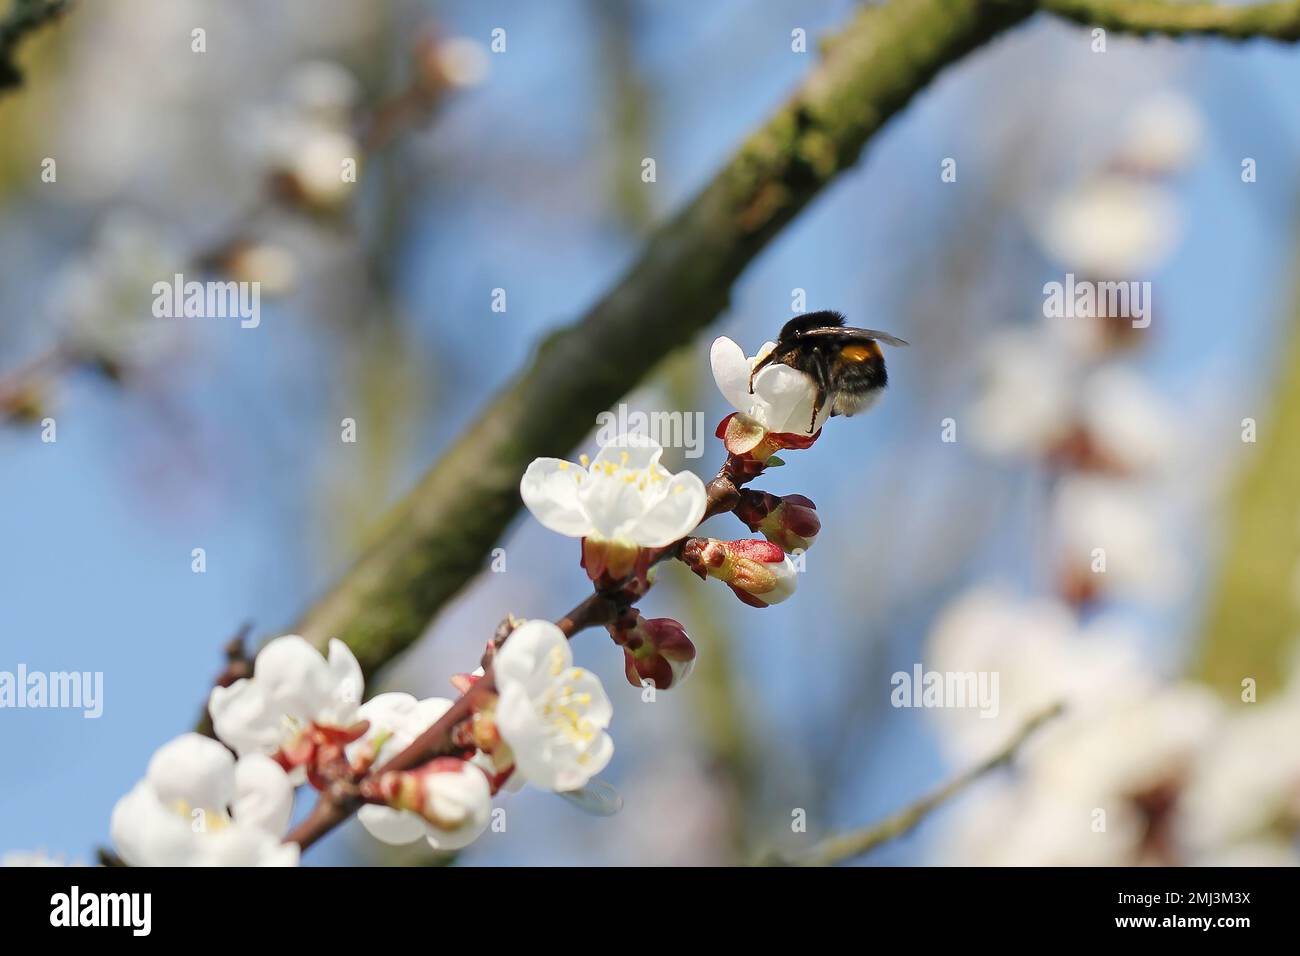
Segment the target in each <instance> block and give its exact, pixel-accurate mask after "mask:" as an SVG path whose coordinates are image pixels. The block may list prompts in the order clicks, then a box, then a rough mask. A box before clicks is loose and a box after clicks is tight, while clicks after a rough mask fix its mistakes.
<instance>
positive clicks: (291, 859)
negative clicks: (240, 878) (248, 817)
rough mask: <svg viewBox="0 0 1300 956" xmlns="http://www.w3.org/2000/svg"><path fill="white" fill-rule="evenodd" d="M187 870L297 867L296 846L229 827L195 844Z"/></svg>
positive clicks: (256, 831) (251, 830) (259, 832)
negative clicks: (198, 868) (190, 868)
mask: <svg viewBox="0 0 1300 956" xmlns="http://www.w3.org/2000/svg"><path fill="white" fill-rule="evenodd" d="M196 849H197V853H196V855H195V857H194V859H193V860H192V861H191V862H190V863H189V865H190V866H297V865H298V855H299V852H300V851H299V848H298V844H296V843H281V842H280V841H279V839H278V838H276V837H273V836H271V835H270V834H269V833H267V832H266V831H265V830H259V829H258V828H256V827H241V826H231V827H226V828H225V829H224V830H220V831H218V832H216V833H213V834H210V835H208V836H205V837H203V838H201V839H199V840H197V841H196Z"/></svg>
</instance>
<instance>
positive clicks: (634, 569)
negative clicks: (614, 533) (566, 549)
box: [582, 538, 649, 589]
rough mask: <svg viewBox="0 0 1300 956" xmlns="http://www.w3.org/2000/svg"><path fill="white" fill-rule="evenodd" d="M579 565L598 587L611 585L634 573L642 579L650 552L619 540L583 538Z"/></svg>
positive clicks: (647, 565) (602, 587)
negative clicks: (580, 564)
mask: <svg viewBox="0 0 1300 956" xmlns="http://www.w3.org/2000/svg"><path fill="white" fill-rule="evenodd" d="M582 567H583V569H584V570H585V571H586V572H587V577H589V578H591V580H592V581H593V582H594V583H595V585H596V586H597V587H598V588H601V589H606V588H611V587H613V586H615V585H616V584H618V583H619V582H620V581H623V580H624V579H626V578H628V577H630V576H632V575H633V574H635V575H636V577H637V578H638V579H640V578H644V577H645V574H646V571H647V569H648V567H649V551H648V550H647V549H645V548H639V547H637V546H636V545H635V544H626V543H624V542H621V541H608V540H606V539H604V538H583V539H582Z"/></svg>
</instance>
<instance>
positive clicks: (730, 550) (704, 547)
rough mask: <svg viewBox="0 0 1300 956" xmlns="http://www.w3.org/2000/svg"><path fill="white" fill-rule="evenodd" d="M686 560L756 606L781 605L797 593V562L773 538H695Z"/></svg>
mask: <svg viewBox="0 0 1300 956" xmlns="http://www.w3.org/2000/svg"><path fill="white" fill-rule="evenodd" d="M682 560H683V561H685V562H686V564H687V565H689V566H690V568H691V570H693V571H694V572H695V573H696V574H698V575H699V576H700V577H705V576H706V575H707V576H709V577H715V578H717V579H718V580H720V581H723V582H725V583H726V584H727V586H728V587H730V588H731V590H733V591H735V592H736V597H738V598H740V599H741V600H742V601H744V602H745V603H746V604H748V605H750V606H752V607H767V606H768V605H770V604H779V603H780V602H782V601H784V600H785V599H786V598H788V597H789V596H790V595H791V594H793V593H794V589H795V583H796V582H795V574H796V573H797V572H796V571H795V567H794V563H793V562H791V561H790V559H789V558H787V557H786V556H785V552H784V551H782V550H781V547H780V546H779V545H776V544H773V543H772V542H770V541H756V540H753V539H746V540H744V541H718V540H717V539H715V538H692V539H690V540H689V541H687V542H686V544H685V545H684V546H683V548H682Z"/></svg>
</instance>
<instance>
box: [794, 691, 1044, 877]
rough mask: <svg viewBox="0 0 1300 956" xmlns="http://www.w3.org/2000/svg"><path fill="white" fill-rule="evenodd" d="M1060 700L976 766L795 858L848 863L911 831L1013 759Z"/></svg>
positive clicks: (805, 863)
mask: <svg viewBox="0 0 1300 956" xmlns="http://www.w3.org/2000/svg"><path fill="white" fill-rule="evenodd" d="M1063 709H1064V708H1063V706H1062V705H1061V704H1059V703H1058V704H1054V705H1053V706H1051V707H1048V708H1047V709H1046V710H1044V711H1042V712H1041V713H1039V714H1037V715H1035V716H1034V717H1031V718H1030V719H1029V720H1028V721H1026V722H1025V725H1024V726H1023V727H1022V728H1021V729H1020V731H1019V733H1017V734H1016V735H1015V736H1014V737H1012V738H1011V740H1009V741H1008V742H1007V744H1006V746H1004V747H1003V748H1002V749H1001V750H999V751H998V752H997V753H995V754H993V755H992V756H991V757H989V758H988V759H986V760H983V761H981V762H980V763H978V764H976V765H975V766H974V767H971V768H970V769H969V770H967V771H965V772H964V773H962V774H960V775H959V776H957V777H954V778H953V779H952V780H950V781H948V783H946V784H944V785H943V786H942V787H940V788H939V789H938V790H935V791H934V792H933V793H930V794H928V795H926V796H924V797H922V798H921V799H920V800H917V801H916V802H915V803H913V804H911V805H909V806H907V807H904V808H903V809H902V810H899V811H898V812H897V813H894V814H891V815H890V816H888V817H886V818H885V819H883V820H881V821H879V822H878V823H873V824H871V825H870V826H868V827H863V828H862V829H861V830H854V831H852V832H850V833H845V834H841V835H840V836H835V837H830V838H829V839H826V840H823V841H822V842H821V843H818V844H817V845H816V846H815V847H813V848H812V850H810V851H809V852H808V854H807V855H806V856H802V857H799V858H798V859H796V860H795V861H794V862H795V863H796V864H798V865H799V866H834V865H835V864H836V863H845V862H847V861H849V860H852V859H854V858H855V857H859V856H861V855H862V854H864V853H867V852H868V851H870V850H873V849H875V848H876V847H878V846H880V845H881V844H883V843H888V842H889V841H890V840H896V839H898V838H899V837H901V836H906V835H907V834H909V833H911V832H912V831H913V830H914V829H916V827H917V826H919V825H920V824H921V822H922V821H923V820H924V819H925V818H926V817H927V816H929V815H930V813H931V812H932V811H933V810H936V809H938V808H939V807H941V806H942V805H943V804H945V803H947V802H948V801H949V800H951V799H952V798H953V797H955V796H957V795H958V794H960V793H961V792H962V791H964V790H965V789H966V788H967V787H969V786H970V785H971V784H972V783H974V782H975V781H976V780H979V779H980V778H981V777H983V776H984V775H985V774H987V773H990V772H992V771H993V770H996V769H997V768H998V767H1001V766H1003V765H1005V764H1008V763H1010V762H1011V761H1012V760H1013V759H1014V758H1015V756H1016V754H1017V753H1018V752H1019V750H1020V748H1021V747H1022V746H1024V744H1025V741H1027V740H1028V739H1029V738H1030V737H1032V736H1033V735H1034V733H1035V732H1036V731H1037V730H1038V728H1040V727H1042V726H1043V724H1045V723H1047V722H1048V721H1050V720H1052V719H1053V718H1055V717H1057V716H1058V715H1059V714H1060V713H1061V712H1062V710H1063Z"/></svg>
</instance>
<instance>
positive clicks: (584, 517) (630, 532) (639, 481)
mask: <svg viewBox="0 0 1300 956" xmlns="http://www.w3.org/2000/svg"><path fill="white" fill-rule="evenodd" d="M662 455H663V449H662V448H661V447H660V446H659V443H658V442H656V441H654V440H652V439H650V438H646V437H645V436H642V435H637V434H629V435H622V436H619V437H618V438H616V439H615V440H614V441H613V442H611V443H610V444H608V445H606V446H605V447H604V448H602V449H601V450H600V453H599V454H598V455H596V458H595V460H594V461H592V462H590V465H589V467H588V464H587V462H586V461H585V460H584V461H583V462H582V463H581V464H575V463H574V462H569V461H563V460H561V459H558V458H538V459H536V460H535V461H533V463H532V464H531V465H529V466H528V470H527V471H526V472H524V477H523V479H522V480H521V481H520V483H519V493H520V495H521V496H522V497H523V500H524V504H525V505H527V506H528V510H529V511H531V512H532V513H533V516H534V517H535V518H537V520H538V521H540V522H541V523H542V524H543V525H545V526H546V527H547V528H550V529H551V530H552V531H555V532H558V533H559V534H563V535H568V536H569V537H572V538H590V539H598V540H601V541H609V542H615V543H619V544H625V545H629V546H635V547H643V548H658V547H663V546H665V545H668V544H672V543H673V542H674V541H677V540H678V539H680V538H683V537H685V536H686V535H688V534H690V532H692V531H694V530H695V527H696V525H698V524H699V523H700V520H701V519H702V518H703V517H704V509H705V507H706V506H707V503H708V502H707V495H706V493H705V490H704V483H703V482H702V481H700V479H699V477H697V476H696V475H694V474H692V473H691V472H688V471H684V472H680V473H679V474H676V475H674V474H673V473H672V472H670V471H668V469H667V468H665V467H664V466H663V465H661V464H659V459H660V457H661V456H662Z"/></svg>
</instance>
